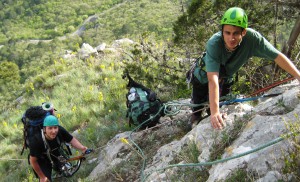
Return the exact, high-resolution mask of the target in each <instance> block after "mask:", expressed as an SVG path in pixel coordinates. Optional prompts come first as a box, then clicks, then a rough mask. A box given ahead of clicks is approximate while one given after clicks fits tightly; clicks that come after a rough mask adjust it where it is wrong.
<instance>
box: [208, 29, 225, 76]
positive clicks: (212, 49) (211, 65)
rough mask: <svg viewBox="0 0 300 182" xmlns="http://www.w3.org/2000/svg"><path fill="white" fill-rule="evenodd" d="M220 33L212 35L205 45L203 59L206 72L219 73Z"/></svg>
mask: <svg viewBox="0 0 300 182" xmlns="http://www.w3.org/2000/svg"><path fill="white" fill-rule="evenodd" d="M220 36H221V32H219V33H216V34H214V35H213V36H212V37H211V38H210V39H209V40H208V41H207V44H206V55H205V57H204V62H205V67H206V71H207V72H219V70H220V64H221V62H220V61H221V57H220V56H221V55H222V54H221V52H220V51H221V50H222V47H221V43H220V40H221V39H220V38H218V37H220Z"/></svg>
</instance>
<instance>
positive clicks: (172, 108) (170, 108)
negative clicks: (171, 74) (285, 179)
mask: <svg viewBox="0 0 300 182" xmlns="http://www.w3.org/2000/svg"><path fill="white" fill-rule="evenodd" d="M293 79H295V78H287V79H285V80H282V81H279V82H275V83H273V84H272V85H270V86H268V87H265V88H263V89H260V90H258V91H256V92H254V93H252V94H250V95H248V96H247V97H246V98H235V99H229V98H232V97H233V96H229V97H226V96H225V97H221V98H220V101H221V100H225V101H222V102H220V106H222V105H230V104H233V103H237V102H246V101H253V100H258V99H260V98H264V97H275V96H278V95H280V94H282V93H278V94H268V95H266V94H264V95H261V96H256V97H251V96H254V95H257V94H258V93H261V92H264V91H267V90H269V89H271V88H273V87H275V86H278V85H280V84H282V83H285V82H288V81H290V80H293ZM226 100H227V101H226ZM183 106H189V107H198V106H204V108H203V109H200V111H201V110H204V109H207V108H208V103H207V102H205V103H201V104H188V103H184V104H183V103H181V102H167V103H165V104H163V106H162V107H161V108H160V109H159V111H158V112H157V113H156V114H155V115H154V116H150V118H149V119H147V120H145V121H144V122H142V123H141V124H139V125H138V126H137V127H136V128H134V129H133V130H132V131H131V133H130V134H129V137H128V138H129V140H130V141H131V143H132V144H133V145H134V146H135V147H136V148H137V150H138V151H139V152H140V154H139V155H140V156H141V157H142V158H143V163H142V169H141V174H140V176H141V179H142V181H145V180H146V179H147V178H148V177H149V176H150V175H151V174H152V173H153V172H155V171H163V170H166V169H169V168H173V167H188V166H208V165H213V164H217V163H222V162H226V161H228V160H232V159H235V158H239V157H242V156H245V155H248V154H251V153H254V152H257V151H259V150H262V149H264V148H266V147H269V146H271V145H274V144H276V143H278V142H280V141H282V140H283V139H284V138H283V137H279V138H277V139H274V140H272V141H270V142H268V143H266V144H264V145H262V146H259V147H257V148H255V149H252V150H250V151H248V152H244V153H241V154H238V155H236V156H232V157H228V158H225V159H221V160H215V161H210V162H202V163H191V164H174V165H169V166H167V167H164V168H161V169H157V170H154V171H151V172H150V173H149V174H147V175H146V177H144V170H145V166H146V160H147V158H146V156H145V154H144V152H143V150H142V149H141V148H140V147H139V146H138V145H137V144H136V143H135V142H134V141H133V139H132V134H133V132H135V131H137V130H138V129H139V128H140V127H141V126H142V125H143V124H145V123H147V122H148V121H151V120H152V118H155V117H156V116H158V114H159V113H161V112H162V111H163V112H164V114H165V115H169V116H172V115H176V114H178V113H179V112H180V110H181V108H182V107H183ZM195 112H199V111H194V113H195ZM289 135H290V134H287V135H286V136H289ZM126 142H127V141H126ZM126 142H124V143H126ZM128 144H129V143H128Z"/></svg>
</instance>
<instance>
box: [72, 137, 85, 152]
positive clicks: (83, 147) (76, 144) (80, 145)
mask: <svg viewBox="0 0 300 182" xmlns="http://www.w3.org/2000/svg"><path fill="white" fill-rule="evenodd" d="M70 144H71V145H72V146H73V147H74V148H76V149H78V150H81V151H82V153H84V152H85V151H86V149H87V147H86V146H83V145H82V144H81V143H80V142H79V141H78V140H77V139H76V138H75V137H73V139H72V140H71V142H70Z"/></svg>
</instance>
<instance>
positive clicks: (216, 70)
mask: <svg viewBox="0 0 300 182" xmlns="http://www.w3.org/2000/svg"><path fill="white" fill-rule="evenodd" d="M221 25H222V30H221V31H220V32H218V33H216V34H214V35H213V36H212V37H211V38H210V39H209V40H208V42H207V44H206V54H205V55H204V57H203V58H202V62H203V63H204V64H199V65H201V66H197V67H196V68H195V70H194V76H195V79H193V81H192V84H193V93H192V103H194V104H200V103H202V102H205V101H208V100H209V107H210V121H211V125H212V127H213V128H215V129H222V128H223V127H225V125H226V124H225V122H224V120H223V119H224V118H225V116H226V114H221V113H220V111H219V97H220V96H224V95H226V94H228V93H229V91H230V86H231V85H232V81H231V80H232V77H233V75H234V74H235V73H236V72H237V71H238V70H239V69H240V68H241V67H242V66H243V65H244V64H245V63H246V62H247V61H248V60H249V58H251V57H253V56H256V57H260V58H265V59H268V60H274V61H275V63H276V64H278V65H279V67H281V68H282V69H284V70H285V71H287V72H288V73H289V74H291V75H293V76H294V77H295V78H296V79H298V80H299V81H300V72H299V71H298V69H297V68H296V67H295V65H294V64H293V63H292V62H291V61H290V60H289V59H288V58H287V57H286V56H285V55H284V54H282V53H281V52H280V51H278V50H277V49H276V48H274V47H273V46H272V44H270V42H268V41H267V40H266V39H265V38H264V37H263V36H262V35H261V34H260V33H259V32H257V31H255V30H253V29H251V28H247V27H248V17H247V15H246V13H245V11H244V10H243V9H241V8H238V7H233V8H229V9H228V10H227V11H226V12H225V13H224V15H223V17H222V19H221ZM201 108H203V107H201V106H199V107H195V108H193V111H194V114H193V115H192V117H191V123H192V124H193V125H195V124H197V122H198V121H199V120H200V119H201V112H195V111H197V110H199V109H201Z"/></svg>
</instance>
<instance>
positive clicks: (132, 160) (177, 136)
mask: <svg viewBox="0 0 300 182" xmlns="http://www.w3.org/2000/svg"><path fill="white" fill-rule="evenodd" d="M271 93H281V94H280V95H278V96H276V97H271V98H263V99H261V100H259V101H258V103H256V105H255V106H250V105H249V103H243V104H241V103H239V104H234V105H229V106H223V107H222V108H221V109H222V110H226V112H227V114H228V118H227V119H226V122H227V126H226V128H225V129H223V130H214V129H213V128H212V127H211V124H210V120H209V118H206V119H203V120H202V121H201V122H200V123H199V124H198V125H197V126H196V127H194V128H193V129H192V130H191V131H188V130H187V127H186V123H187V121H188V119H189V117H190V113H191V110H190V108H189V107H188V103H189V100H182V101H178V102H180V103H182V104H183V105H186V106H185V107H182V108H180V110H179V113H177V114H174V115H171V114H170V115H167V116H165V117H163V118H161V119H160V122H161V124H160V125H159V126H157V127H155V128H150V129H147V130H144V131H138V132H125V133H121V134H119V135H117V136H115V137H114V138H113V139H112V140H111V141H110V142H109V143H108V144H107V145H106V146H105V148H104V149H103V150H102V151H101V152H100V154H99V157H98V161H97V162H98V165H97V166H96V168H95V169H94V170H93V171H92V173H91V174H90V175H89V180H91V181H122V180H123V181H211V182H213V181H225V180H226V179H229V178H231V179H233V180H232V181H239V180H241V179H249V180H250V179H251V181H261V182H263V181H279V180H283V181H289V180H293V175H292V174H284V173H283V168H284V166H285V163H284V161H285V159H286V157H287V156H289V155H290V152H291V151H292V150H293V149H294V147H293V144H292V141H293V140H292V139H290V138H289V139H284V138H283V137H281V136H282V135H283V134H286V133H289V132H290V130H289V129H287V128H288V126H290V125H291V124H295V123H297V122H298V123H299V118H298V114H299V113H300V104H299V96H300V95H299V85H298V82H297V81H294V82H292V83H289V84H286V85H282V86H279V87H276V88H273V89H271V90H270V91H269V92H268V94H271ZM167 104H168V103H167ZM121 138H123V142H122V140H121ZM124 139H127V141H128V142H129V143H128V144H126V142H124ZM133 142H134V143H133ZM135 145H136V146H135ZM193 147H194V148H193ZM246 154H247V155H246ZM193 157H194V158H195V159H193V160H192V158H193ZM188 166H190V167H188ZM187 167H188V168H187ZM184 170H185V171H184ZM193 170H194V173H191V171H193ZM199 174H201V175H199ZM204 174H205V175H204ZM238 174H240V175H238ZM233 176H236V178H233ZM238 176H240V178H238Z"/></svg>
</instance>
